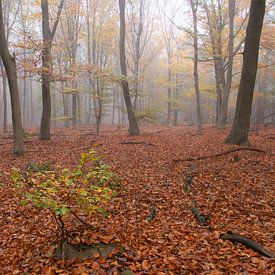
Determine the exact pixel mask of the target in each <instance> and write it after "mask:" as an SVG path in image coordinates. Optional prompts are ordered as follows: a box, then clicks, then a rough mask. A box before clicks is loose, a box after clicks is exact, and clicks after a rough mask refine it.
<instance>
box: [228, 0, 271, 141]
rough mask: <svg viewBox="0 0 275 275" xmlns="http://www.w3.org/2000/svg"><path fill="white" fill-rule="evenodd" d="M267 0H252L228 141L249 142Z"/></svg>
mask: <svg viewBox="0 0 275 275" xmlns="http://www.w3.org/2000/svg"><path fill="white" fill-rule="evenodd" d="M265 3H266V1H265V0H252V1H251V6H250V15H249V21H248V25H247V29H246V38H245V46H244V57H243V67H242V75H241V81H240V87H239V92H238V97H237V105H236V111H235V116H234V122H233V126H232V129H231V132H230V134H229V136H228V137H227V139H226V142H227V143H231V144H248V143H249V141H248V133H249V126H250V115H251V108H252V101H253V94H254V86H255V79H256V74H257V65H258V54H259V45H260V37H261V32H262V26H263V20H264V14H265Z"/></svg>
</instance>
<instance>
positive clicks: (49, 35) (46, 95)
mask: <svg viewBox="0 0 275 275" xmlns="http://www.w3.org/2000/svg"><path fill="white" fill-rule="evenodd" d="M63 4H64V0H61V1H60V5H59V7H58V11H57V16H56V20H55V22H54V25H53V28H52V30H51V29H50V22H49V3H48V0H41V10H42V34H43V50H42V117H41V124H40V139H41V140H50V139H51V89H50V73H51V48H52V40H53V37H54V34H55V31H56V28H57V25H58V22H59V19H60V14H61V11H62V8H63Z"/></svg>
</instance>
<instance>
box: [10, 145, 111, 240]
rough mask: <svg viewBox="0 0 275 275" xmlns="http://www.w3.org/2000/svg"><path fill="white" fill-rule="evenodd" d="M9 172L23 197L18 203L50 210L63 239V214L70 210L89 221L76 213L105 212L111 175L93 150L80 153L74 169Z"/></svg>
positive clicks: (77, 215) (64, 233)
mask: <svg viewBox="0 0 275 275" xmlns="http://www.w3.org/2000/svg"><path fill="white" fill-rule="evenodd" d="M11 176H12V179H13V181H14V182H15V183H16V186H17V188H18V190H19V192H20V195H21V198H22V200H21V201H20V205H27V204H31V205H33V206H34V207H36V208H45V209H48V210H50V211H51V212H52V213H53V215H54V217H55V221H56V222H57V224H58V226H59V229H60V232H61V241H62V242H64V241H66V242H67V237H68V236H67V231H66V229H65V224H64V217H65V216H67V215H70V214H71V215H73V216H74V217H75V218H77V219H78V220H79V221H81V222H82V223H84V224H86V225H89V224H88V223H86V222H85V221H84V220H83V219H81V218H80V217H79V213H91V212H99V213H102V214H106V213H107V212H106V211H105V210H104V208H102V207H101V206H102V204H104V203H106V202H107V201H108V200H110V199H111V197H112V195H113V191H112V190H111V188H110V186H111V184H112V181H113V180H114V175H113V174H112V172H111V171H110V167H109V166H108V165H106V164H103V163H102V162H101V161H100V158H99V156H98V155H97V154H96V152H95V151H94V150H90V151H89V152H87V153H82V155H81V158H80V160H79V164H78V165H77V167H76V168H75V169H61V168H60V167H55V168H54V169H50V170H45V169H42V170H38V169H33V170H28V171H21V170H18V169H13V171H12V174H11Z"/></svg>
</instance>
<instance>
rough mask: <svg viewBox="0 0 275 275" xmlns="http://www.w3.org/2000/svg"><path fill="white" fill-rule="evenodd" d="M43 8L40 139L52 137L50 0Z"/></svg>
mask: <svg viewBox="0 0 275 275" xmlns="http://www.w3.org/2000/svg"><path fill="white" fill-rule="evenodd" d="M41 10H42V32H43V51H42V105H43V108H42V117H41V124H40V139H41V140H50V139H51V90H50V70H51V43H52V41H51V30H50V21H49V5H48V0H41Z"/></svg>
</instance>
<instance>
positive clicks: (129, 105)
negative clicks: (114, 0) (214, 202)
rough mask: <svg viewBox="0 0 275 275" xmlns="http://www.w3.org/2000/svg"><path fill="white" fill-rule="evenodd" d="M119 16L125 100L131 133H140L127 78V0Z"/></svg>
mask: <svg viewBox="0 0 275 275" xmlns="http://www.w3.org/2000/svg"><path fill="white" fill-rule="evenodd" d="M119 10H120V13H119V17H120V39H119V53H120V68H121V74H122V76H123V79H122V81H121V82H122V89H123V94H124V100H125V104H126V108H127V113H128V120H129V124H130V125H129V129H128V133H129V134H130V135H139V128H138V123H137V119H136V116H135V113H134V111H133V105H132V101H131V97H130V92H129V83H128V80H127V67H126V55H125V0H119Z"/></svg>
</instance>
